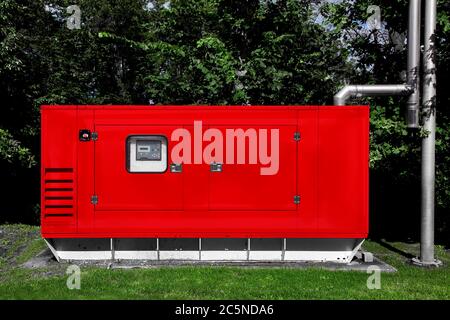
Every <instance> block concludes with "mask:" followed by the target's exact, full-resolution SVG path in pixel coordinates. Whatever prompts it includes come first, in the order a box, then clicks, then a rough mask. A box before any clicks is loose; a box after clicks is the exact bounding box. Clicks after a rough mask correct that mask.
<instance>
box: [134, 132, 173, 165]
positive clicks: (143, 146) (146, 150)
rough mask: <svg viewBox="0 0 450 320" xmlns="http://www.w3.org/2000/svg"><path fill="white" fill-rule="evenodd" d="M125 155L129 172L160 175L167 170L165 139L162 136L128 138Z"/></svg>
mask: <svg viewBox="0 0 450 320" xmlns="http://www.w3.org/2000/svg"><path fill="white" fill-rule="evenodd" d="M126 153H127V154H126V157H127V159H126V160H127V170H128V171H129V172H141V173H145V172H148V173H152V172H153V173H158V172H159V173H161V172H165V171H166V170H167V138H166V137H164V136H159V135H139V136H129V137H128V138H127V152H126Z"/></svg>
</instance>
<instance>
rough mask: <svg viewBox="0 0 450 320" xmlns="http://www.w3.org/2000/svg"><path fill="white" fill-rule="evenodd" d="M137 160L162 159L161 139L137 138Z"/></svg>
mask: <svg viewBox="0 0 450 320" xmlns="http://www.w3.org/2000/svg"><path fill="white" fill-rule="evenodd" d="M136 160H137V161H160V160H161V141H157V140H137V141H136Z"/></svg>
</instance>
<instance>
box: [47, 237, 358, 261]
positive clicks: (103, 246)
mask: <svg viewBox="0 0 450 320" xmlns="http://www.w3.org/2000/svg"><path fill="white" fill-rule="evenodd" d="M45 240H46V242H47V245H48V246H49V248H50V250H51V251H52V253H53V255H54V256H55V258H56V259H57V260H58V261H61V260H116V261H117V260H154V261H162V260H181V261H183V260H186V261H192V260H196V261H314V262H337V263H349V262H351V261H352V259H353V257H354V256H355V254H356V252H357V251H358V250H359V248H360V247H361V245H362V243H363V242H364V239H297V238H296V239H290V238H285V239H262V238H252V239H250V238H249V239H245V238H244V239H243V238H220V239H215V238H203V239H196V238H158V239H153V238H152V239H145V238H128V239H118V238H101V239H75V238H71V239H45Z"/></svg>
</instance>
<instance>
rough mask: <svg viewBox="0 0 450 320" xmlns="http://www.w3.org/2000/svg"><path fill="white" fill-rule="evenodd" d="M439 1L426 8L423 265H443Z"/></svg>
mask: <svg viewBox="0 0 450 320" xmlns="http://www.w3.org/2000/svg"><path fill="white" fill-rule="evenodd" d="M436 11H437V9H436V0H427V1H426V7H425V31H424V38H425V40H424V41H425V45H424V49H425V50H424V61H423V69H424V81H423V98H422V110H423V128H424V130H425V131H426V132H427V133H428V134H427V136H426V137H424V138H423V139H422V177H421V187H422V199H421V200H422V204H421V216H422V217H421V220H422V221H421V223H422V224H421V237H420V261H419V263H420V264H422V265H436V264H439V262H438V261H437V260H435V258H434V201H435V195H434V191H435V190H434V186H435V139H436V138H435V135H436V63H435V60H436V48H435V33H436Z"/></svg>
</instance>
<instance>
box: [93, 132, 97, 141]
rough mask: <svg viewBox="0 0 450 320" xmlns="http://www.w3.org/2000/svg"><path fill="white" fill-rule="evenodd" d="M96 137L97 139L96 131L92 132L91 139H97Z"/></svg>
mask: <svg viewBox="0 0 450 320" xmlns="http://www.w3.org/2000/svg"><path fill="white" fill-rule="evenodd" d="M97 139H98V133H97V132H92V141H97Z"/></svg>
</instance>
